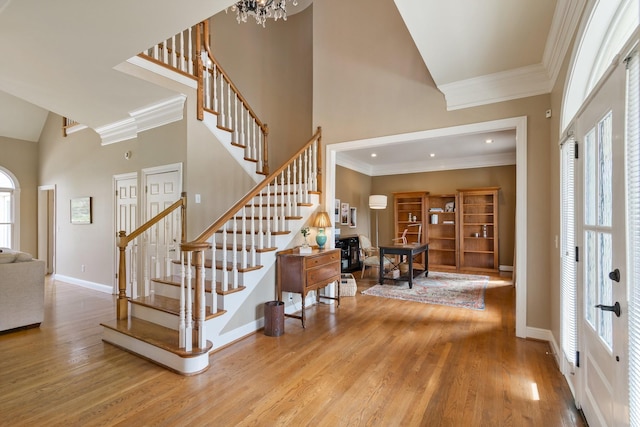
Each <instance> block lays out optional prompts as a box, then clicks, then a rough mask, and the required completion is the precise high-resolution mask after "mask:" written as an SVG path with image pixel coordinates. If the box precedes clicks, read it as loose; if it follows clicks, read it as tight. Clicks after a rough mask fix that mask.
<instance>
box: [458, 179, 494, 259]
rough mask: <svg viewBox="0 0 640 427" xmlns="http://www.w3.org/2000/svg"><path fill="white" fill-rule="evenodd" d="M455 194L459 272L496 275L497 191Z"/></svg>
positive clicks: (486, 190) (470, 191)
mask: <svg viewBox="0 0 640 427" xmlns="http://www.w3.org/2000/svg"><path fill="white" fill-rule="evenodd" d="M499 189H500V188H499V187H486V188H474V189H462V190H458V201H459V208H458V210H459V212H458V218H459V220H458V222H459V227H458V233H459V236H460V237H459V245H460V246H459V268H460V270H477V271H486V272H496V271H498V267H499V266H498V190H499Z"/></svg>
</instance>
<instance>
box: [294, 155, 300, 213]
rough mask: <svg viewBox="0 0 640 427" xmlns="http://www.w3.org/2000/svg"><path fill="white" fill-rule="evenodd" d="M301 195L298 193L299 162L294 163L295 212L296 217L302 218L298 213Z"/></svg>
mask: <svg viewBox="0 0 640 427" xmlns="http://www.w3.org/2000/svg"><path fill="white" fill-rule="evenodd" d="M299 201H300V200H299V193H298V162H296V161H295V160H294V161H293V212H294V215H295V216H300V215H299V213H298V209H299V208H300V206H299V205H298V202H299Z"/></svg>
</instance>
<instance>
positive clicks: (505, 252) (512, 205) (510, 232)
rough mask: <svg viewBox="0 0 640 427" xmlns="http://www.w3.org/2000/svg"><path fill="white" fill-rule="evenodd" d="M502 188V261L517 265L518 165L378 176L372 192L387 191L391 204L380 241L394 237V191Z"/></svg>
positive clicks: (384, 213)
mask: <svg viewBox="0 0 640 427" xmlns="http://www.w3.org/2000/svg"><path fill="white" fill-rule="evenodd" d="M478 187H500V191H499V192H498V203H499V206H498V208H499V211H498V227H499V230H498V232H499V246H498V250H499V264H500V265H506V266H511V265H513V248H514V234H515V214H516V167H515V166H498V167H490V168H475V169H460V170H449V171H439V172H423V173H414V174H403V175H387V176H375V177H373V178H372V185H371V191H372V192H373V193H375V194H385V195H387V197H388V201H389V202H388V207H387V209H384V210H382V211H380V241H381V242H389V241H391V239H392V238H393V237H395V236H394V218H393V193H398V192H404V191H426V192H429V193H430V194H453V193H455V192H456V191H457V190H458V189H462V188H478Z"/></svg>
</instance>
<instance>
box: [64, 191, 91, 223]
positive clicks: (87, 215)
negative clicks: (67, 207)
mask: <svg viewBox="0 0 640 427" xmlns="http://www.w3.org/2000/svg"><path fill="white" fill-rule="evenodd" d="M70 217H71V224H91V221H92V220H93V218H92V217H91V197H76V198H75V199H71V215H70Z"/></svg>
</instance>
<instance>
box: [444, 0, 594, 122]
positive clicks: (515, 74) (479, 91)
mask: <svg viewBox="0 0 640 427" xmlns="http://www.w3.org/2000/svg"><path fill="white" fill-rule="evenodd" d="M585 4H586V0H559V1H558V4H557V5H556V10H555V12H554V14H553V20H552V22H551V28H550V29H549V34H548V36H547V42H546V45H545V50H544V54H543V57H542V62H541V63H539V64H534V65H530V66H526V67H521V68H517V69H514V70H508V71H503V72H499V73H494V74H487V75H484V76H479V77H474V78H471V79H466V80H460V81H457V82H452V83H447V84H443V85H438V89H439V90H440V91H441V92H442V93H443V94H444V96H445V99H446V102H447V110H449V111H451V110H459V109H462V108H469V107H476V106H479V105H486V104H493V103H496V102H502V101H509V100H512V99H519V98H526V97H529V96H536V95H542V94H545V93H550V92H551V90H552V89H553V86H554V85H555V82H556V79H557V78H558V74H559V73H560V68H561V67H562V62H563V61H564V58H565V55H566V53H567V51H568V49H569V46H570V44H571V40H572V38H573V35H574V33H575V31H576V28H577V27H578V24H579V22H580V16H581V15H582V11H583V10H584V7H585Z"/></svg>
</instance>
